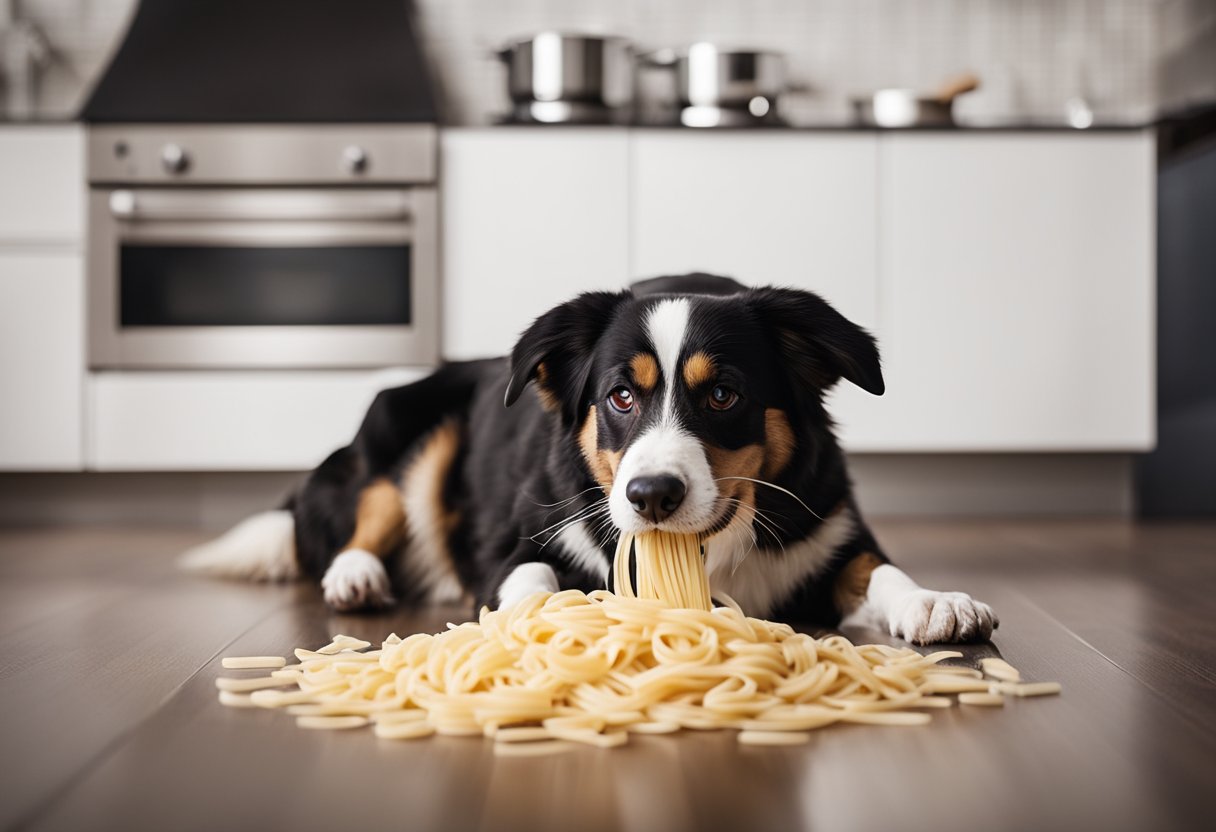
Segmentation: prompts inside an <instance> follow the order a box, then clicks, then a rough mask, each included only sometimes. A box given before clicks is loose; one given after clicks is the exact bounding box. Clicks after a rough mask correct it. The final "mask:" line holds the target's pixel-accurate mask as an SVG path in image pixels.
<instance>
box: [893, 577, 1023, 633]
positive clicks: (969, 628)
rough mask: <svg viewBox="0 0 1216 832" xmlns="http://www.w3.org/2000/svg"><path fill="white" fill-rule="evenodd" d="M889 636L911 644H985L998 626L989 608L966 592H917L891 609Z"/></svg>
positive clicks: (899, 601)
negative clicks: (964, 642)
mask: <svg viewBox="0 0 1216 832" xmlns="http://www.w3.org/2000/svg"><path fill="white" fill-rule="evenodd" d="M889 624H890V629H891V635H893V636H896V637H898V638H902V639H906V640H907V641H910V642H912V643H913V644H932V643H933V642H939V641H987V640H988V639H989V638H990V637H991V636H992V631H993V630H994V629H996V627H997V626H998V625H999V624H1000V622H999V620H998V619H997V617H996V613H994V612H993V611H992V607H990V606H988V605H987V604H984V603H982V602H980V601H976V600H975V599H974V598H972V597H971V596H970V595H968V594H967V593H965V592H935V591H934V590H931V589H917V590H914V591H912V592H909V593H908V594H907V595H904V596H903V597H902V598H900V599H899V600H898V601H897V602H895V603H894V604H893V605H892V606H891V610H890V614H889Z"/></svg>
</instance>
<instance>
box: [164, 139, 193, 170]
mask: <svg viewBox="0 0 1216 832" xmlns="http://www.w3.org/2000/svg"><path fill="white" fill-rule="evenodd" d="M160 162H161V164H162V165H164V166H165V172H166V173H185V172H186V168H188V167H190V157H189V156H188V155H187V154H186V151H185V150H183V149H182V147H181V145H176V144H167V145H165V146H164V147H162V148H161V149H160Z"/></svg>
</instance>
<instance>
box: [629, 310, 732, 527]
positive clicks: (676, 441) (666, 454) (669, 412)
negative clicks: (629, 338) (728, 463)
mask: <svg viewBox="0 0 1216 832" xmlns="http://www.w3.org/2000/svg"><path fill="white" fill-rule="evenodd" d="M690 308H691V305H690V304H689V301H688V299H687V298H669V299H667V300H662V301H659V302H658V303H657V304H655V305H654V307H653V308H652V309H651V310H650V312H649V313H648V314H647V315H646V334H647V336H648V337H649V339H650V345H651V346H652V347H653V348H654V353H655V355H656V356H657V357H658V360H659V372H660V374H661V376H662V385H663V399H662V403H661V405H660V407H661V410H660V412H659V419H658V421H656V422H655V423H654V424H652V425H651V426H650V427H649V428H647V429H646V431H645V432H644V433H643V434H642V435H641V436H639V437H638V438H637V439H636V440H634V441H633V443H632V444H631V445H630V446H629V448H628V449H627V450H626V451H625V455H624V457H622V458H621V464H620V467H619V468H618V469H617V473H616V481H617V482H618V483H620V484H621V485H622V486H627V485H628V484H629V481H630V480H632V479H633V478H635V477H642V476H649V475H658V474H670V475H672V476H676V477H679V478H680V479H681V480H683V481H684V485H685V487H686V488H687V492H686V493H685V495H684V501H683V503H682V504H681V505H680V508H679V509H678V510H677V511H676V512H675V514H673V515H672V516H671V517H670V518H668V519H666V520H664V521H663V522H661V523H659V524H658V528H660V529H665V530H667V531H673V532H698V531H701V530H702V529H703V528H705V526H707V525H708V524H709V523H711V522H713V519H714V505H715V503H716V501H717V498H718V488H717V486H716V485H715V484H714V479H713V473H712V471H710V468H709V461H708V460H707V459H706V458H705V449H704V448H703V447H702V446H701V443H700V442H699V441H697V439H696V438H695V437H693V436H691V435H690V434H689V433H688V432H687V431H685V430H684V429H683V428H682V427H681V426H680V423H679V420H678V419H677V418H676V414H675V391H676V387H677V385H678V384H679V379H680V353H681V351H682V350H683V347H684V340H685V338H686V337H687V336H688V319H689V309H690ZM625 490H626V489H625V487H621V488H614V489H612V493H611V494H610V495H609V498H608V506H609V509H610V512H611V515H612V522H613V523H614V524H616V527H617V528H618V529H620V530H621V531H627V532H640V531H645V530H646V529H649V528H654V526H653V525H652V524H650V523H649V522H647V521H645V520H643V519H642V518H641V517H639V516H638V514H637V512H635V511H634V510H633V506H632V505H631V504H630V502H629V499H628V498H627V497H626V496H625Z"/></svg>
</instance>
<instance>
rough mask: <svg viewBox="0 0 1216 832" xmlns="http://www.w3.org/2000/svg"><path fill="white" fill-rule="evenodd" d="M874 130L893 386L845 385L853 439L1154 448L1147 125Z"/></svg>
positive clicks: (901, 445)
mask: <svg viewBox="0 0 1216 832" xmlns="http://www.w3.org/2000/svg"><path fill="white" fill-rule="evenodd" d="M881 142H882V144H881V149H880V168H879V170H880V187H879V192H880V203H881V207H880V210H879V217H880V235H879V250H880V258H879V259H880V263H881V272H880V277H879V286H880V287H881V288H880V301H879V303H880V308H881V309H882V312H883V314H882V323H881V327H880V329H881V332H882V335H883V338H882V349H883V356H884V373H885V376H886V381H887V395H886V397H884V398H883V399H877V400H873V399H870V400H866V399H865V398H864V394H858V393H857V392H855V391H842V392H841V395H840V396H838V400H839V401H838V412H839V415H840V420H841V423H842V426H843V427H844V433H845V436H846V439H847V444H848V446H849V447H850V448H851V449H853V450H873V451H886V450H891V451H972V450H1008V451H1025V450H1045V451H1052V450H1056V451H1083V450H1104V451H1107V450H1125V451H1135V450H1144V449H1148V448H1150V447H1152V445H1153V443H1154V439H1155V426H1154V358H1153V356H1154V284H1155V280H1154V233H1153V228H1154V181H1155V180H1154V177H1155V162H1154V154H1153V139H1152V136H1151V135H1150V134H1148V133H1139V132H1134V133H1095V134H1085V135H1076V134H1059V133H1025V134H1017V133H1010V134H1000V135H991V134H988V135H976V134H951V135H947V134H943V133H926V134H891V135H887V136H884V137H883V138H882V140H881Z"/></svg>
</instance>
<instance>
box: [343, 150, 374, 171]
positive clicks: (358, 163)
mask: <svg viewBox="0 0 1216 832" xmlns="http://www.w3.org/2000/svg"><path fill="white" fill-rule="evenodd" d="M369 161H370V159H369V158H368V155H367V151H366V150H364V149H363V148H361V147H359V145H357V144H352V145H347V146H346V148H345V149H343V151H342V169H343V170H344V171H346V172H347V173H363V172H365V171H366V170H367V165H368V162H369Z"/></svg>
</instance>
